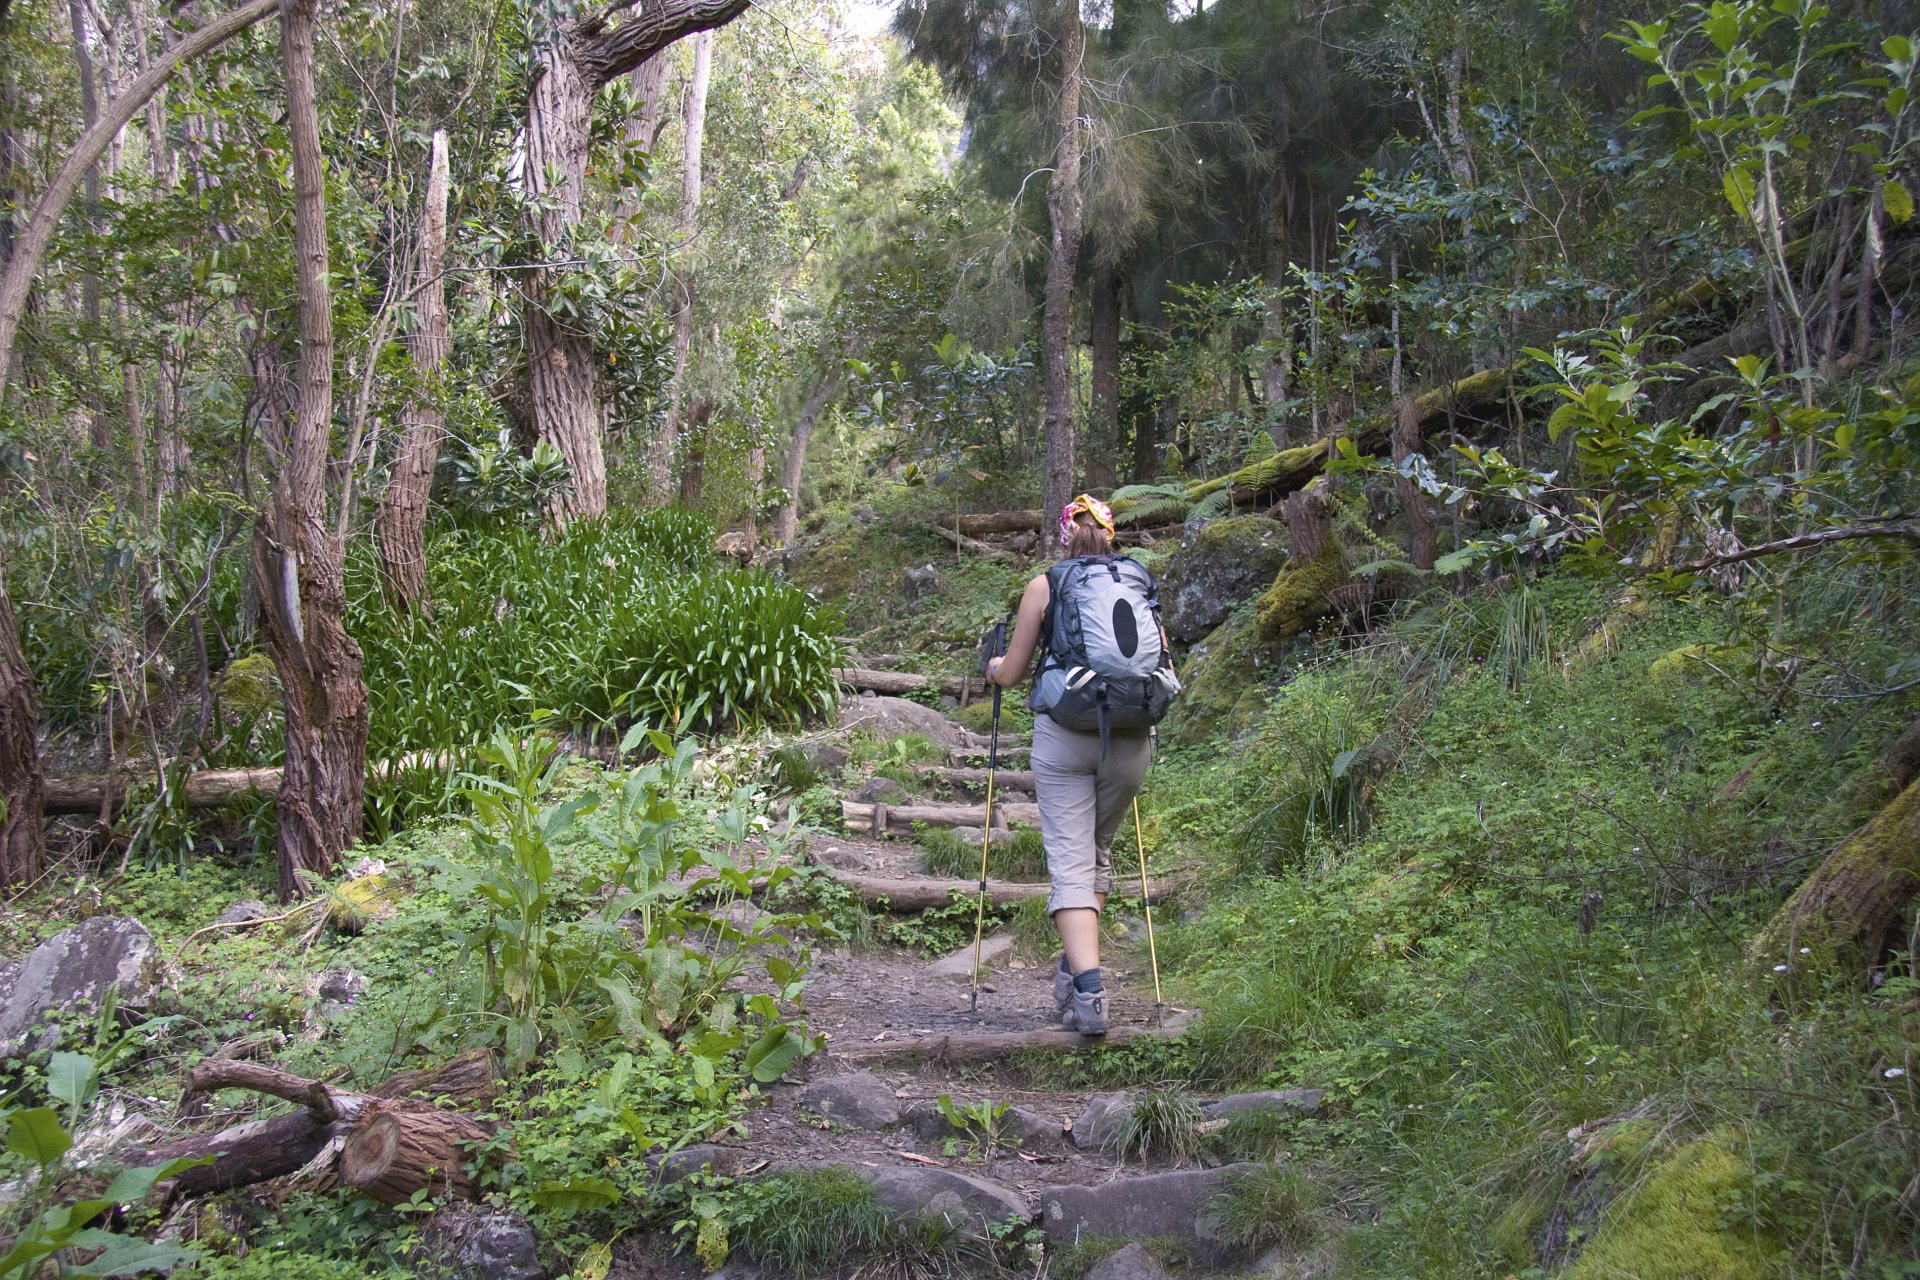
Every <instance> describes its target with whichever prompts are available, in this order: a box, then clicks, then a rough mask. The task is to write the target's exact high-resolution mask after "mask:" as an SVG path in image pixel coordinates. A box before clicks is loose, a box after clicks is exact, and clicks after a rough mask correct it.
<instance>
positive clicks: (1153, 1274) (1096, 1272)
mask: <svg viewBox="0 0 1920 1280" xmlns="http://www.w3.org/2000/svg"><path fill="white" fill-rule="evenodd" d="M1085 1280H1173V1277H1172V1276H1171V1274H1170V1273H1169V1272H1168V1271H1167V1269H1166V1268H1165V1267H1163V1266H1161V1265H1160V1259H1158V1258H1156V1257H1154V1256H1153V1255H1152V1254H1151V1253H1148V1252H1147V1247H1146V1246H1145V1245H1143V1244H1138V1243H1135V1244H1130V1245H1128V1246H1127V1247H1126V1248H1124V1249H1122V1250H1120V1251H1119V1252H1118V1253H1110V1254H1108V1255H1107V1256H1106V1257H1105V1258H1103V1259H1101V1260H1100V1261H1099V1262H1098V1263H1096V1264H1094V1266H1093V1268H1092V1269H1091V1270H1089V1271H1088V1272H1087V1274H1086V1277H1085Z"/></svg>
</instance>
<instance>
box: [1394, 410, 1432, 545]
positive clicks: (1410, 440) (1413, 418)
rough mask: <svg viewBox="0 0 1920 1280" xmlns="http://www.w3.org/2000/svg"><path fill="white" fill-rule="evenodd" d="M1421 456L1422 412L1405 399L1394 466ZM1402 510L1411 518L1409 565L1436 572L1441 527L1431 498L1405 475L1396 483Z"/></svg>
mask: <svg viewBox="0 0 1920 1280" xmlns="http://www.w3.org/2000/svg"><path fill="white" fill-rule="evenodd" d="M1418 452H1420V410H1419V408H1418V407H1417V406H1416V405H1415V404H1414V402H1413V401H1412V400H1411V399H1402V400H1401V401H1400V406H1399V409H1398V411H1397V417H1396V420H1395V422H1394V427H1393V465H1394V466H1396V467H1398V466H1402V465H1404V464H1405V463H1406V460H1407V459H1408V458H1410V457H1412V456H1413V455H1414V454H1416V453H1418ZM1393 488H1394V492H1395V494H1396V495H1397V496H1398V497H1399V499H1400V509H1401V511H1403V512H1404V513H1405V514H1406V518H1407V561H1408V563H1410V564H1412V565H1415V566H1416V567H1418V568H1421V569H1431V568H1433V562H1434V560H1435V559H1436V558H1437V557H1438V553H1439V537H1440V531H1439V527H1438V526H1437V525H1436V524H1435V523H1434V519H1433V509H1432V508H1431V507H1429V506H1428V505H1427V495H1426V492H1425V491H1424V490H1422V489H1421V488H1420V486H1419V485H1418V484H1416V483H1414V482H1413V481H1412V480H1411V479H1409V478H1408V477H1407V476H1405V475H1401V476H1399V477H1397V478H1396V479H1395V480H1394V482H1393Z"/></svg>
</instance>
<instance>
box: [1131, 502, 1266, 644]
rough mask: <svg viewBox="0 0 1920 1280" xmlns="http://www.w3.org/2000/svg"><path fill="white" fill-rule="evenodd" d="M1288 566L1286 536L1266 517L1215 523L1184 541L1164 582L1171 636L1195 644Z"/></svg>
mask: <svg viewBox="0 0 1920 1280" xmlns="http://www.w3.org/2000/svg"><path fill="white" fill-rule="evenodd" d="M1286 562H1287V531H1286V527H1285V526H1284V525H1282V524H1280V523H1279V522H1278V521H1275V520H1269V519H1267V518H1266V517H1264V516H1233V517H1229V518H1228V519H1224V520H1212V521H1209V522H1208V523H1206V524H1205V525H1203V526H1201V527H1200V528H1199V529H1198V530H1197V531H1195V532H1192V533H1189V534H1188V535H1187V536H1186V537H1184V538H1182V539H1181V541H1180V548H1179V550H1177V551H1175V552H1174V553H1173V556H1172V558H1171V559H1170V560H1169V561H1168V562H1167V568H1166V572H1165V573H1164V574H1163V575H1162V576H1161V579H1160V607H1161V614H1162V617H1163V618H1164V620H1165V622H1166V624H1167V633H1168V634H1169V635H1171V636H1172V637H1173V638H1174V639H1175V640H1177V641H1179V642H1180V643H1182V644H1191V643H1193V642H1194V641H1196V640H1201V639H1204V638H1205V637H1206V635H1207V634H1208V633H1209V632H1211V631H1213V630H1214V629H1215V628H1216V627H1218V626H1219V625H1220V624H1221V623H1223V622H1225V621H1226V620H1227V615H1228V614H1229V613H1231V612H1232V611H1233V607H1234V606H1235V605H1236V604H1239V603H1240V602H1241V601H1243V600H1246V599H1249V598H1251V597H1252V596H1253V595H1254V594H1256V593H1257V592H1258V591H1259V590H1260V589H1261V588H1262V587H1264V586H1266V585H1267V584H1269V583H1271V582H1272V581H1273V579H1274V575H1276V574H1278V573H1279V572H1280V568H1281V566H1282V565H1284V564H1286Z"/></svg>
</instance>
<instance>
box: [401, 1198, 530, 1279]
mask: <svg viewBox="0 0 1920 1280" xmlns="http://www.w3.org/2000/svg"><path fill="white" fill-rule="evenodd" d="M413 1256H414V1274H415V1275H418V1276H434V1277H444V1280H543V1277H545V1276H546V1274H547V1270H546V1268H545V1267H543V1266H541V1265H540V1244H539V1241H538V1240H536V1239H535V1238H534V1234H533V1228H532V1227H531V1226H530V1225H528V1223H527V1220H526V1219H525V1218H523V1217H521V1216H520V1215H519V1214H517V1213H514V1212H513V1211H512V1210H509V1209H490V1208H485V1207H482V1206H480V1205H475V1204H467V1203H465V1202H464V1201H456V1202H454V1203H453V1204H450V1205H448V1206H447V1207H446V1208H444V1209H441V1210H439V1211H437V1212H435V1213H434V1214H432V1215H431V1216H430V1217H428V1218H427V1220H426V1221H425V1222H423V1223H421V1224H420V1243H419V1245H418V1246H417V1247H416V1248H415V1250H414V1255H413Z"/></svg>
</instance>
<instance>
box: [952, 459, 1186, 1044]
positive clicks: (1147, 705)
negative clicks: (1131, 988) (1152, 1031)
mask: <svg viewBox="0 0 1920 1280" xmlns="http://www.w3.org/2000/svg"><path fill="white" fill-rule="evenodd" d="M1113 533H1114V526H1113V512H1112V511H1111V510H1109V509H1108V508H1107V504H1106V503H1104V502H1101V501H1100V500H1099V499H1098V498H1094V497H1090V496H1088V495H1086V494H1082V495H1080V496H1079V497H1077V498H1075V499H1074V500H1073V501H1072V502H1069V503H1068V504H1067V505H1066V507H1065V509H1064V510H1062V511H1061V513H1060V544H1061V546H1062V547H1064V548H1065V553H1064V555H1063V556H1062V557H1061V559H1060V560H1059V561H1058V562H1057V563H1056V564H1055V565H1054V566H1053V567H1052V568H1051V569H1049V570H1048V571H1047V572H1045V573H1043V574H1041V575H1040V576H1039V577H1037V578H1035V579H1034V580H1033V581H1032V582H1029V583H1028V584H1027V588H1026V590H1025V591H1024V592H1023V593H1022V594H1021V596H1020V605H1019V608H1018V610H1017V611H1016V612H1015V616H1014V626H1013V634H1012V636H1011V637H1009V639H1008V641H1007V651H1006V654H1005V655H1004V656H1002V657H999V658H995V659H993V660H992V661H991V662H989V663H988V665H987V678H988V679H989V680H992V681H993V682H994V683H996V684H998V685H1000V686H1001V687H1002V688H1012V687H1013V686H1014V685H1015V684H1017V683H1019V681H1020V680H1021V679H1022V678H1023V677H1024V676H1025V675H1026V672H1027V667H1028V664H1029V663H1031V662H1032V660H1033V655H1034V652H1035V650H1036V649H1038V650H1039V652H1040V654H1041V662H1040V670H1039V673H1038V674H1037V675H1036V676H1035V678H1034V682H1033V693H1032V695H1031V696H1030V697H1029V698H1028V699H1027V705H1028V706H1030V707H1032V708H1033V710H1034V713H1035V714H1034V718H1033V784H1034V792H1035V799H1037V800H1038V801H1039V802H1040V834H1041V836H1042V837H1043V838H1044V839H1045V841H1046V848H1047V872H1048V874H1049V876H1050V877H1051V878H1052V880H1053V893H1052V895H1051V896H1050V897H1049V898H1048V899H1047V914H1048V915H1049V916H1050V917H1051V918H1052V919H1053V924H1054V927H1055V928H1056V929H1058V930H1059V932H1060V944H1061V947H1062V951H1063V954H1062V955H1061V957H1060V967H1059V969H1058V970H1056V971H1055V973H1054V977H1053V1002H1054V1005H1055V1007H1056V1008H1058V1009H1059V1011H1060V1014H1061V1019H1062V1021H1063V1022H1064V1023H1065V1025H1066V1027H1067V1029H1068V1030H1070V1031H1078V1032H1080V1033H1081V1034H1082V1035H1091V1036H1097V1035H1104V1034H1105V1033H1106V1030H1107V1007H1106V997H1105V994H1104V990H1103V987H1102V984H1101V981H1100V912H1101V910H1102V908H1104V907H1105V906H1106V902H1107V895H1108V894H1109V893H1111V892H1112V891H1113V838H1114V835H1115V833H1116V832H1117V831H1118V830H1119V828H1120V823H1121V820H1122V819H1123V818H1124V817H1125V816H1126V814H1127V811H1128V809H1129V808H1130V807H1131V806H1132V804H1133V800H1134V797H1135V796H1137V795H1138V794H1139V793H1140V787H1141V784H1142V783H1143V782H1145V781H1146V777H1147V765H1148V763H1149V762H1150V761H1151V760H1152V757H1153V740H1152V733H1151V726H1152V725H1153V724H1154V723H1155V722H1157V721H1158V720H1159V719H1160V717H1161V715H1163V714H1164V713H1165V711H1166V706H1167V702H1168V700H1169V699H1171V698H1172V696H1173V694H1174V693H1176V692H1178V691H1179V688H1180V686H1179V682H1178V681H1176V680H1175V679H1174V677H1173V664H1172V660H1171V657H1170V652H1169V649H1168V646H1167V637H1166V631H1165V629H1164V628H1163V627H1161V625H1160V618H1159V599H1158V596H1157V595H1156V594H1155V586H1154V580H1153V575H1152V574H1151V573H1149V572H1147V569H1146V567H1145V566H1144V565H1142V564H1140V562H1139V561H1137V560H1133V559H1131V558H1129V557H1127V556H1123V555H1117V554H1115V552H1114V549H1113Z"/></svg>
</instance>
